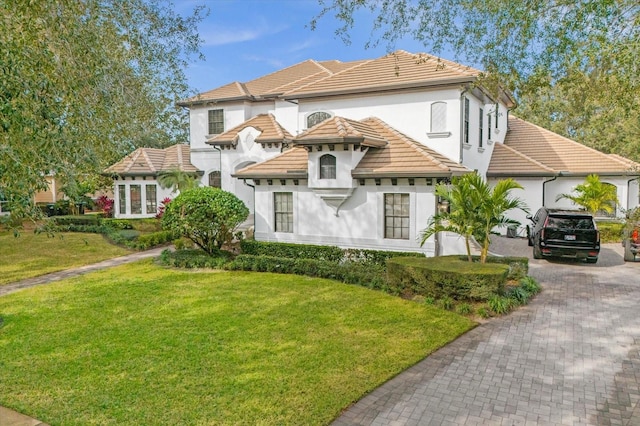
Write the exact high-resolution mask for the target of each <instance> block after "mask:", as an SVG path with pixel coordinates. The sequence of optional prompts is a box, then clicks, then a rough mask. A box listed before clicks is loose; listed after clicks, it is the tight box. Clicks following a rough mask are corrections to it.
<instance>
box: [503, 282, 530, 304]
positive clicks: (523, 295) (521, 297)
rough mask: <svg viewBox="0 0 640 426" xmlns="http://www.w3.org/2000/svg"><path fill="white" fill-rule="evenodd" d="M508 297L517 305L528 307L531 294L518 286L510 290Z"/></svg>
mask: <svg viewBox="0 0 640 426" xmlns="http://www.w3.org/2000/svg"><path fill="white" fill-rule="evenodd" d="M506 296H507V297H509V298H510V299H512V300H513V301H514V302H515V304H517V305H526V304H527V302H528V301H529V297H530V294H529V292H528V291H526V290H525V289H524V288H522V287H520V286H518V287H512V288H511V289H509V291H508V292H507V294H506Z"/></svg>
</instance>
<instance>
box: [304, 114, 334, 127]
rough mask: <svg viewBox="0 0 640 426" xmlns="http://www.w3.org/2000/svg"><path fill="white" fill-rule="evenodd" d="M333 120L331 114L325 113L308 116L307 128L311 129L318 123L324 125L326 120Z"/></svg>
mask: <svg viewBox="0 0 640 426" xmlns="http://www.w3.org/2000/svg"><path fill="white" fill-rule="evenodd" d="M328 118H331V114H329V113H328V112H324V111H318V112H314V113H313V114H309V115H308V116H307V128H308V129H310V128H312V127H313V126H315V125H316V124H318V123H322V122H323V121H324V120H326V119H328Z"/></svg>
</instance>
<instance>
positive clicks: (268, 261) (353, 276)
mask: <svg viewBox="0 0 640 426" xmlns="http://www.w3.org/2000/svg"><path fill="white" fill-rule="evenodd" d="M224 268H225V269H227V270H231V271H255V272H279V273H286V274H296V275H306V276H309V277H317V278H328V279H332V280H337V281H342V282H343V283H347V284H358V285H361V286H364V287H368V288H372V289H378V290H382V289H386V283H385V281H384V269H383V268H382V267H380V266H372V265H364V264H358V263H342V264H336V263H335V262H328V261H324V260H316V259H304V258H298V259H291V258H286V257H274V256H264V255H260V256H255V255H250V254H241V255H238V256H236V258H235V259H234V260H232V261H231V262H229V263H227V264H225V266H224Z"/></svg>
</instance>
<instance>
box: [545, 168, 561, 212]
mask: <svg viewBox="0 0 640 426" xmlns="http://www.w3.org/2000/svg"><path fill="white" fill-rule="evenodd" d="M558 176H559V175H556V176H554V177H553V179H549V180H545V181H544V182H542V207H546V206H545V204H544V194H545V193H546V188H545V185H546V184H547V183H549V182H553V181H554V180H556V179H558Z"/></svg>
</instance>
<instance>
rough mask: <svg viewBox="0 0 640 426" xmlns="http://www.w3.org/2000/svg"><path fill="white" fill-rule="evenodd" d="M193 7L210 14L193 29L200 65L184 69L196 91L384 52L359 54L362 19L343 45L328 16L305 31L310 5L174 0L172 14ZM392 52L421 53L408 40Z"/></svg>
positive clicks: (314, 7) (301, 0)
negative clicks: (197, 38)
mask: <svg viewBox="0 0 640 426" xmlns="http://www.w3.org/2000/svg"><path fill="white" fill-rule="evenodd" d="M196 4H205V5H206V6H207V7H208V8H209V10H210V13H209V16H208V17H207V18H206V19H205V20H204V21H203V22H202V23H201V24H200V27H199V29H198V30H199V33H200V36H201V37H202V38H203V40H204V44H203V46H202V53H203V54H204V56H205V60H204V61H196V62H194V63H192V64H191V65H190V66H189V67H188V69H187V70H186V74H187V78H188V80H189V84H190V85H191V86H192V87H193V88H194V89H196V90H197V91H198V92H203V91H206V90H210V89H213V88H216V87H219V86H222V85H224V84H227V83H230V82H232V81H240V82H247V81H250V80H252V79H254V78H256V77H260V76H262V75H266V74H269V73H271V72H273V71H276V70H278V69H282V68H284V67H287V66H290V65H293V64H295V63H298V62H301V61H304V60H307V59H316V60H330V59H337V60H340V61H353V60H358V59H368V58H377V57H379V56H382V55H384V54H386V53H387V51H388V49H387V45H386V44H384V43H381V45H380V46H378V47H376V48H370V49H365V43H366V42H367V41H368V40H369V38H370V37H369V36H370V33H371V18H370V17H369V16H366V15H365V14H361V15H360V16H359V17H358V19H357V20H356V22H357V23H361V24H359V25H357V26H356V27H355V28H354V30H353V31H352V32H351V39H352V43H351V45H349V46H347V45H345V44H344V42H343V41H342V40H341V39H340V38H339V37H337V36H336V35H335V30H336V29H337V28H338V27H339V26H340V23H339V22H337V21H336V20H335V19H334V18H333V17H332V16H325V17H324V18H322V19H321V20H320V21H319V23H318V27H317V28H316V30H315V31H311V29H310V28H309V23H310V21H311V20H312V19H313V18H314V17H315V16H316V15H317V14H318V13H319V12H320V10H321V6H320V5H319V4H318V2H317V1H316V0H204V1H202V0H201V1H195V0H194V1H179V0H178V1H177V2H176V9H177V11H178V12H179V13H182V14H186V13H188V12H189V11H190V10H192V9H193V7H194V5H196ZM394 48H395V49H404V50H407V51H410V52H424V51H425V48H424V47H422V45H420V44H419V43H417V42H415V41H413V40H404V41H402V42H400V43H397V44H396V45H395V46H394ZM445 57H446V56H445ZM447 59H454V58H447Z"/></svg>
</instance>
